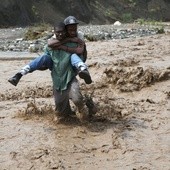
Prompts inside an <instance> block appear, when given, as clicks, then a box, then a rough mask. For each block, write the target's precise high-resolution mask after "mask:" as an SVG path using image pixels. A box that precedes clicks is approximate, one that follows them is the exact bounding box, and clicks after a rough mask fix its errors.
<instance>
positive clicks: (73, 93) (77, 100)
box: [69, 78, 88, 116]
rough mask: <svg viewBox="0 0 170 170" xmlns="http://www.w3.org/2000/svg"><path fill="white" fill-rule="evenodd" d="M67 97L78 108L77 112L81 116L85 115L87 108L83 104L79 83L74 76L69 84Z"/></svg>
mask: <svg viewBox="0 0 170 170" xmlns="http://www.w3.org/2000/svg"><path fill="white" fill-rule="evenodd" d="M69 97H70V99H71V100H72V101H73V103H74V104H75V106H76V107H77V108H78V111H79V113H80V114H82V115H83V116H87V115H88V109H87V106H86V104H85V101H84V97H83V95H82V94H81V91H80V87H79V83H78V81H77V79H76V78H74V79H73V81H72V83H71V84H70V91H69Z"/></svg>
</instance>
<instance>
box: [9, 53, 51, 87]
mask: <svg viewBox="0 0 170 170" xmlns="http://www.w3.org/2000/svg"><path fill="white" fill-rule="evenodd" d="M52 66H53V62H52V59H51V57H50V56H49V55H46V54H44V55H42V56H39V57H37V58H35V59H34V60H32V61H31V62H30V63H29V64H27V65H25V66H24V67H22V68H21V70H20V71H19V72H18V73H17V74H15V75H14V76H13V77H11V78H10V79H9V80H8V81H9V82H10V83H11V84H12V85H14V86H16V85H17V84H18V82H19V80H20V79H21V77H22V76H23V75H26V74H28V73H31V72H33V71H35V70H46V69H50V70H51V69H52Z"/></svg>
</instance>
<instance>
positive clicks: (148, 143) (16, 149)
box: [0, 33, 170, 170]
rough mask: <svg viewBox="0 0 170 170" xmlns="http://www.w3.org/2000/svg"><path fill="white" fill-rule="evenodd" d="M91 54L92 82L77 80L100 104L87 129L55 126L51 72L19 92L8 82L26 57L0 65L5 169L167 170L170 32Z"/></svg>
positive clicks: (0, 143) (0, 144)
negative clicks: (85, 82)
mask: <svg viewBox="0 0 170 170" xmlns="http://www.w3.org/2000/svg"><path fill="white" fill-rule="evenodd" d="M87 49H88V60H87V64H88V65H89V70H90V73H91V75H92V78H93V83H92V84H91V85H85V84H84V82H83V80H81V79H79V80H80V85H81V89H82V92H83V94H85V93H86V94H92V97H93V99H94V101H95V103H96V105H97V107H98V112H97V114H96V115H95V116H94V117H93V118H92V119H91V120H90V121H89V122H88V123H87V124H81V123H80V122H79V121H78V120H77V119H76V118H75V117H73V118H72V119H70V120H67V121H65V122H62V123H61V124H56V123H55V121H54V119H53V118H54V101H53V96H52V82H51V77H50V72H49V71H48V70H46V71H36V72H34V73H32V74H28V75H26V76H24V77H23V78H22V79H21V81H20V83H19V84H18V86H17V87H14V86H12V85H11V84H9V83H8V82H7V79H8V78H9V77H11V76H12V75H13V74H14V73H16V72H17V71H18V70H19V69H20V68H21V66H23V65H25V64H26V63H27V62H28V61H29V59H27V60H26V59H25V60H20V59H19V60H18V59H16V60H12V59H11V60H1V61H0V76H1V81H0V89H1V90H0V96H1V98H0V169H2V170H49V169H60V170H64V169H65V170H91V169H93V170H169V169H170V34H169V33H166V34H161V35H154V36H148V37H142V38H136V39H123V40H113V41H103V42H87ZM5 55H6V56H8V57H10V58H12V56H16V53H12V52H10V53H7V52H6V53H4V52H0V57H4V56H5ZM30 56H36V54H28V53H17V57H21V58H22V57H25V58H27V57H30Z"/></svg>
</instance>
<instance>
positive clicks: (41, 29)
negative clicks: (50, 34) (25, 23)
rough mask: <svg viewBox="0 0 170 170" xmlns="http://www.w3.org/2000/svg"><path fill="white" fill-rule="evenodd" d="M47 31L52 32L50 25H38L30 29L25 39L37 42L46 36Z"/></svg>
mask: <svg viewBox="0 0 170 170" xmlns="http://www.w3.org/2000/svg"><path fill="white" fill-rule="evenodd" d="M47 30H51V26H50V25H49V24H45V23H41V24H36V25H34V26H32V27H30V28H29V29H28V31H27V32H26V33H25V35H24V39H25V40H35V39H38V38H41V37H43V36H44V35H45V34H46V31H47Z"/></svg>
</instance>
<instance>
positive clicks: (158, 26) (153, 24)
mask: <svg viewBox="0 0 170 170" xmlns="http://www.w3.org/2000/svg"><path fill="white" fill-rule="evenodd" d="M136 22H137V23H139V24H140V25H144V26H149V27H153V28H155V29H156V30H157V33H158V34H163V33H165V29H164V25H163V23H162V21H155V20H151V19H148V20H145V19H143V18H140V19H137V21H136Z"/></svg>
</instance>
